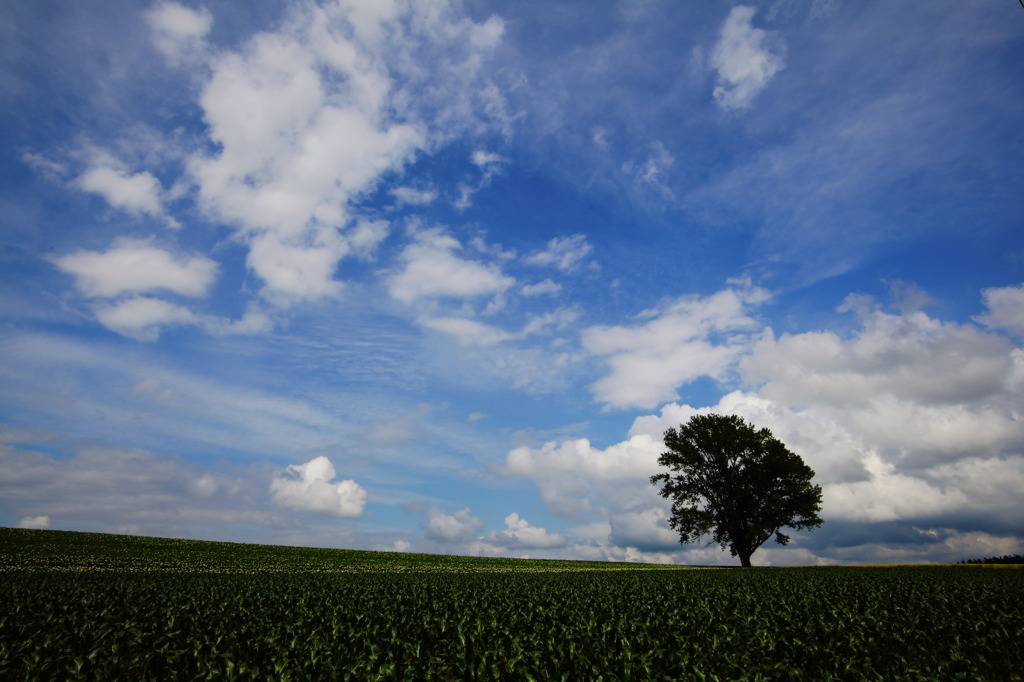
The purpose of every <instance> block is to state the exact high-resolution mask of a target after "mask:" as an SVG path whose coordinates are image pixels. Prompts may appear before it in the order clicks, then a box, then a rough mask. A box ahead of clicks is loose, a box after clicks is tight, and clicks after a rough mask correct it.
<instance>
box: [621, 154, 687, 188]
mask: <svg viewBox="0 0 1024 682" xmlns="http://www.w3.org/2000/svg"><path fill="white" fill-rule="evenodd" d="M675 162H676V160H675V157H674V156H672V154H671V153H670V152H669V151H668V149H666V148H665V145H664V144H663V143H662V142H661V141H655V142H653V143H652V144H651V145H650V153H649V154H647V158H645V159H643V160H642V161H626V162H625V163H623V164H622V172H623V173H625V174H626V175H628V176H629V177H631V178H633V179H634V180H636V181H637V182H640V183H643V184H644V185H647V186H648V187H653V188H654V189H656V190H658V191H659V192H660V193H661V195H662V196H663V197H664V198H665V199H673V198H675V193H674V192H673V191H672V189H671V188H670V187H669V186H668V184H666V178H665V175H666V174H667V173H668V170H669V169H670V168H671V167H672V166H673V165H674V164H675Z"/></svg>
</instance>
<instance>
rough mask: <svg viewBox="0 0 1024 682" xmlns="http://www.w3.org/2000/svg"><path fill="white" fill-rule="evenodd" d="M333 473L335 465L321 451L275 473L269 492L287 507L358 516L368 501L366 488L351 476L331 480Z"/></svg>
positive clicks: (334, 514)
mask: <svg viewBox="0 0 1024 682" xmlns="http://www.w3.org/2000/svg"><path fill="white" fill-rule="evenodd" d="M334 476H335V471H334V465H332V464H331V461H330V460H329V459H327V457H324V456H322V455H321V456H320V457H316V458H314V459H311V460H309V461H308V462H306V463H305V464H289V465H288V467H287V468H286V469H285V470H284V471H281V472H279V473H278V474H276V475H275V476H274V479H273V480H272V481H271V483H270V495H271V498H272V499H273V501H274V503H275V504H277V505H278V506H281V507H284V508H285V509H291V510H293V511H306V512H313V513H315V514H324V515H327V516H337V517H339V518H349V519H357V518H359V517H360V516H362V514H363V507H364V506H365V504H366V490H364V489H363V487H362V486H360V485H359V484H358V483H356V482H355V481H352V480H346V481H340V482H337V483H332V482H331V480H332V479H333V478H334Z"/></svg>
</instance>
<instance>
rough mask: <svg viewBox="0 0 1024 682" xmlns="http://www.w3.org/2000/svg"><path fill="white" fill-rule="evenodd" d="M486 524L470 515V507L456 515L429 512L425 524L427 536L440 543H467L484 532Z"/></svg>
mask: <svg viewBox="0 0 1024 682" xmlns="http://www.w3.org/2000/svg"><path fill="white" fill-rule="evenodd" d="M483 527H484V522H483V521H481V520H480V519H478V518H476V517H475V516H473V515H472V514H471V513H470V510H469V507H466V508H465V509H461V510H459V511H457V512H455V513H454V514H445V513H444V512H443V511H441V510H440V509H431V510H430V511H428V512H427V521H426V523H424V524H423V529H424V531H425V534H426V536H427V537H428V538H430V539H431V540H438V541H440V542H465V541H466V540H469V539H470V538H471V537H473V536H474V535H476V534H477V533H479V532H480V531H481V530H483Z"/></svg>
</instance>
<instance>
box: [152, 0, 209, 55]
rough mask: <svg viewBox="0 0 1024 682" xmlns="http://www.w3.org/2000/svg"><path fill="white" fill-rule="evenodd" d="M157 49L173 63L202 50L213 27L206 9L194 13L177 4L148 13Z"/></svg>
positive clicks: (162, 4) (154, 7)
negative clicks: (190, 53)
mask: <svg viewBox="0 0 1024 682" xmlns="http://www.w3.org/2000/svg"><path fill="white" fill-rule="evenodd" d="M145 17H146V22H147V23H148V24H149V28H150V30H151V31H152V32H153V40H154V42H155V43H156V46H157V48H158V49H159V50H160V51H161V52H163V54H164V55H165V56H166V57H168V58H169V59H170V60H171V61H177V60H180V59H182V58H183V57H185V56H188V53H189V52H196V51H201V50H202V47H203V45H202V40H203V38H205V37H206V34H207V33H209V32H210V28H211V27H212V26H213V17H212V16H211V15H210V12H209V10H207V9H206V8H205V7H204V8H201V9H199V10H191V9H189V8H188V7H184V6H183V5H180V4H178V3H176V2H161V3H159V4H157V5H154V6H153V7H152V8H151V9H150V10H149V11H147V12H146V13H145Z"/></svg>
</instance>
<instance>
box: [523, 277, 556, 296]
mask: <svg viewBox="0 0 1024 682" xmlns="http://www.w3.org/2000/svg"><path fill="white" fill-rule="evenodd" d="M561 290H562V285H561V284H558V283H556V282H553V281H551V280H550V279H545V280H543V281H541V282H537V283H536V284H524V285H523V286H522V287H521V288H520V289H519V293H521V294H522V295H523V296H543V295H544V294H557V293H558V292H559V291H561Z"/></svg>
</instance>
